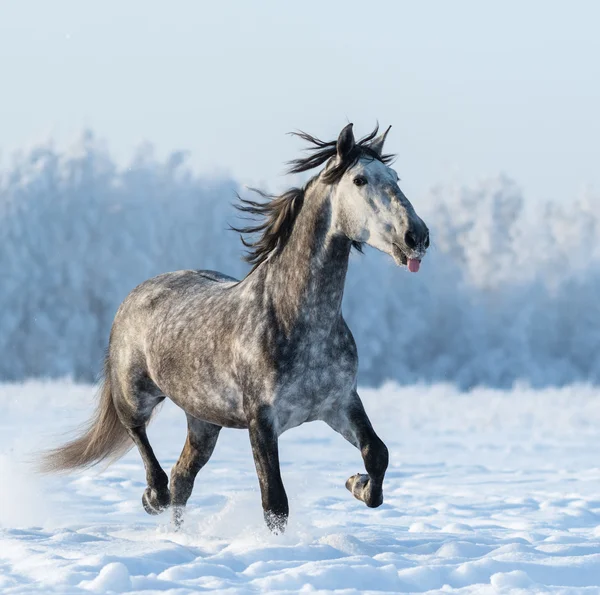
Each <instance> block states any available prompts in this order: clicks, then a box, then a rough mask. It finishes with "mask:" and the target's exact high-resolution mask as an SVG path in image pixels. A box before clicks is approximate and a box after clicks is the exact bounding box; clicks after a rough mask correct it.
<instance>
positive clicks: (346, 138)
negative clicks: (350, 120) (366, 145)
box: [336, 124, 355, 161]
mask: <svg viewBox="0 0 600 595" xmlns="http://www.w3.org/2000/svg"><path fill="white" fill-rule="evenodd" d="M354 145H355V141H354V132H352V124H348V125H347V126H344V128H343V129H342V131H341V132H340V135H339V136H338V139H337V145H336V148H337V155H338V159H340V160H341V161H343V160H344V159H345V158H346V157H348V155H350V152H351V151H352V149H354Z"/></svg>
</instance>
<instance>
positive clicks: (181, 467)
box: [171, 416, 221, 527]
mask: <svg viewBox="0 0 600 595" xmlns="http://www.w3.org/2000/svg"><path fill="white" fill-rule="evenodd" d="M220 430H221V428H220V427H219V426H215V425H213V424H210V423H208V422H203V421H200V420H197V419H195V418H193V417H190V416H188V435H187V439H186V441H185V445H184V447H183V451H182V452H181V455H180V456H179V459H178V461H177V463H176V464H175V466H174V467H173V470H172V471H171V505H172V506H173V522H174V523H175V525H176V527H179V526H180V525H181V523H182V520H183V508H184V507H185V505H186V503H187V501H188V499H189V497H190V496H191V494H192V490H193V488H194V480H195V479H196V475H198V472H199V471H200V469H202V467H204V465H206V463H207V462H208V460H209V459H210V457H211V455H212V453H213V451H214V448H215V445H216V443H217V438H218V437H219V432H220Z"/></svg>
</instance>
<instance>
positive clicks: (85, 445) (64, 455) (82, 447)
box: [40, 357, 133, 473]
mask: <svg viewBox="0 0 600 595" xmlns="http://www.w3.org/2000/svg"><path fill="white" fill-rule="evenodd" d="M98 397H99V400H98V405H97V407H96V412H95V413H94V415H93V417H92V418H91V419H90V421H89V422H88V423H87V424H86V425H85V426H84V428H83V430H82V432H81V435H80V436H79V437H78V438H75V439H74V440H71V441H70V442H67V443H66V444H65V445H64V446H60V447H58V448H55V449H52V450H49V451H46V452H45V453H44V454H43V455H42V460H41V464H40V470H41V471H42V472H45V473H57V472H61V471H69V470H70V469H77V468H80V467H91V466H92V465H95V464H96V463H100V462H101V461H104V460H106V459H110V461H114V460H116V459H118V458H119V457H121V456H123V455H124V454H125V453H126V452H127V451H128V450H129V449H130V448H131V447H132V446H133V443H132V442H131V439H130V438H129V434H128V433H127V430H126V429H125V426H124V425H123V424H122V423H121V421H120V420H119V416H118V415H117V410H116V408H115V404H114V402H113V395H112V389H111V374H110V361H109V358H108V357H107V358H106V361H105V364H104V378H103V381H102V384H101V386H100V390H99V391H98Z"/></svg>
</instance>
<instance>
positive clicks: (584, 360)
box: [0, 133, 600, 389]
mask: <svg viewBox="0 0 600 595" xmlns="http://www.w3.org/2000/svg"><path fill="white" fill-rule="evenodd" d="M236 192H240V193H241V194H244V193H245V192H247V191H246V190H245V189H244V188H241V187H240V185H239V184H238V183H237V182H236V181H235V180H234V179H227V178H224V177H220V178H217V177H207V176H201V175H198V174H196V173H194V172H193V171H192V170H191V169H190V168H189V167H188V166H187V164H186V155H185V153H183V152H175V153H173V154H171V155H170V156H169V157H167V158H166V159H164V160H159V159H157V158H156V157H155V156H154V154H153V151H152V149H151V147H149V146H146V147H145V148H143V149H140V150H139V151H138V153H137V154H136V155H135V157H134V158H133V159H132V161H131V162H130V163H129V164H128V165H127V166H126V167H121V166H118V165H117V164H116V162H115V160H114V159H113V158H112V157H111V155H110V154H109V152H108V151H107V150H106V149H105V148H104V145H103V143H102V142H100V141H98V140H97V139H96V138H95V137H94V136H93V134H91V133H85V134H84V135H83V136H82V138H81V139H80V141H79V142H78V143H76V144H75V145H74V146H73V147H71V148H70V149H69V150H68V151H60V150H57V149H56V148H54V147H53V146H52V145H51V144H44V145H40V146H37V147H34V148H32V149H30V150H28V151H26V152H22V153H21V154H19V155H17V156H15V157H14V159H13V160H12V161H11V163H10V164H9V165H7V166H5V167H4V169H3V171H2V173H1V174H0V237H1V244H0V245H1V250H0V279H1V283H0V353H2V358H0V380H5V381H14V380H23V379H25V378H31V377H44V378H50V377H72V378H74V379H77V380H85V381H91V380H94V379H95V378H96V377H97V374H98V372H99V371H100V368H101V363H102V359H103V354H104V351H105V348H106V345H107V341H108V335H109V331H110V326H111V323H112V320H113V317H114V314H115V312H116V309H117V308H118V306H119V303H120V302H121V301H122V300H123V299H124V298H125V296H126V295H127V293H128V292H129V291H130V290H131V289H132V288H133V287H134V286H136V285H137V284H138V283H140V282H142V281H143V280H145V279H147V278H149V277H151V276H153V275H156V274H159V273H162V272H165V271H171V270H177V269H186V268H192V269H214V270H219V271H222V272H225V273H227V274H230V275H233V276H236V277H240V276H243V275H244V274H245V272H246V271H247V270H248V269H247V265H245V264H244V263H243V262H242V260H241V255H242V253H243V247H242V245H241V243H240V241H239V239H238V237H237V236H236V235H235V234H234V233H232V232H230V231H228V226H229V224H235V223H236V222H238V223H239V220H238V219H237V217H238V215H237V214H236V211H235V209H234V208H233V206H232V205H233V203H234V201H235V200H236ZM409 199H411V200H412V202H413V204H414V206H415V208H416V210H417V212H418V213H419V215H421V217H422V218H423V219H424V220H425V221H426V222H427V224H428V225H429V227H430V229H431V237H432V248H431V249H430V251H429V253H428V255H427V257H426V259H425V260H424V262H423V266H422V267H421V271H420V272H419V273H418V274H416V275H414V274H409V273H407V272H406V270H405V269H399V268H398V267H396V266H395V265H394V264H393V262H392V259H391V258H390V257H388V256H387V255H384V254H381V253H378V252H376V251H374V250H371V249H366V251H365V252H366V253H365V254H364V255H360V254H354V255H353V256H352V258H351V264H350V271H349V275H348V282H347V285H346V293H345V298H344V315H345V317H346V319H347V320H348V323H349V325H350V327H351V329H352V330H353V332H354V335H355V338H356V341H357V344H358V348H359V354H360V376H359V382H360V384H362V385H370V386H376V385H380V384H381V383H383V382H384V381H386V380H395V381H397V382H399V383H401V384H412V383H418V382H423V383H429V382H440V381H442V382H450V383H453V384H456V385H457V386H458V387H460V388H462V389H467V388H471V387H473V386H477V385H487V386H492V387H510V386H512V385H513V384H515V383H516V382H523V383H526V384H530V385H532V386H548V385H564V384H569V383H574V382H589V383H594V384H598V383H600V316H599V315H598V310H599V308H598V293H599V290H600V266H599V265H600V226H599V219H600V196H598V195H597V194H595V193H593V192H587V193H583V194H582V195H581V196H578V197H568V198H566V199H565V200H564V201H562V202H561V203H560V204H558V203H552V202H543V201H541V200H533V199H532V198H527V197H525V196H523V192H522V191H521V189H520V188H519V186H518V185H517V184H516V183H515V182H514V181H512V180H511V179H510V178H508V177H507V176H505V175H499V176H496V177H494V178H489V179H485V180H481V181H479V182H476V183H471V184H466V185H459V184H453V185H440V186H437V187H434V188H433V189H432V190H431V191H430V192H429V193H428V194H427V195H426V196H422V197H409Z"/></svg>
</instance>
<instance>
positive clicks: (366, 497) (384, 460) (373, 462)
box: [346, 430, 389, 508]
mask: <svg viewBox="0 0 600 595" xmlns="http://www.w3.org/2000/svg"><path fill="white" fill-rule="evenodd" d="M360 452H361V454H362V457H363V461H364V463H365V469H366V471H367V475H365V474H362V473H357V474H356V475H353V476H352V477H350V478H349V479H348V481H347V482H346V487H347V488H348V490H350V492H351V493H352V495H353V496H354V497H355V498H358V499H359V500H362V501H363V502H364V503H365V504H366V505H367V506H369V507H370V508H376V507H377V506H381V504H382V503H383V478H384V476H385V471H386V469H387V466H388V460H389V455H388V449H387V447H386V446H385V444H384V443H383V442H382V441H381V439H380V438H379V437H378V436H377V434H375V432H373V431H372V430H371V432H370V433H369V436H368V438H367V439H366V440H365V441H364V442H361V448H360Z"/></svg>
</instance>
